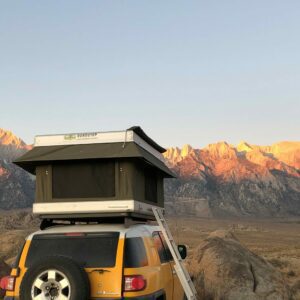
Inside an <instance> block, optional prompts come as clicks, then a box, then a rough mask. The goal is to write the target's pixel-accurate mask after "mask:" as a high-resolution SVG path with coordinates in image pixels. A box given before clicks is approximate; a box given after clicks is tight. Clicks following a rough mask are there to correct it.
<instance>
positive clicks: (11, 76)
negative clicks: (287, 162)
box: [0, 0, 300, 147]
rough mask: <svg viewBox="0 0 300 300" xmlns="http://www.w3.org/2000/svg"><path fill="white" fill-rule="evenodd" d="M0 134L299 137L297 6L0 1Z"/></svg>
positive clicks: (270, 2) (198, 143)
mask: <svg viewBox="0 0 300 300" xmlns="http://www.w3.org/2000/svg"><path fill="white" fill-rule="evenodd" d="M0 101H1V103H0V127H3V128H6V129H10V130H12V131H13V132H14V133H15V134H17V135H18V136H20V137H22V138H23V139H24V140H25V141H26V142H27V143H32V141H33V136H34V135H36V134H43V133H60V132H77V131H98V130H100V131H101V130H116V129H125V128H127V127H129V126H131V125H137V124H138V125H141V126H142V127H143V128H144V130H145V131H146V132H147V133H149V135H151V136H153V138H154V139H156V140H157V141H158V142H160V143H161V144H162V145H164V146H182V145H183V144H186V143H189V144H192V145H193V146H195V147H202V146H205V145H206V144H208V143H213V142H217V141H220V140H226V141H228V142H230V143H237V142H239V141H240V140H246V141H248V142H250V143H257V144H270V143H273V142H277V141H281V140H300V1H299V0H294V1H290V0H286V1H282V0H251V1H250V0H248V1H246V0H244V1H242V0H236V1H233V0H226V1H224V0H219V1H213V0H212V1H203V0H196V1H188V0H187V1H182V0H181V1H176V0H172V1H167V0H151V1H149V0H148V1H146V0H122V1H119V0H106V1H105V0H94V1H87V0H84V1H83V0H82V1H76V0H64V1H61V0H51V1H39V0H36V1H30V0H26V1H14V0H4V1H1V3H0Z"/></svg>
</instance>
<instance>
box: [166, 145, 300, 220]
mask: <svg viewBox="0 0 300 300" xmlns="http://www.w3.org/2000/svg"><path fill="white" fill-rule="evenodd" d="M164 157H165V160H166V163H167V164H168V165H169V167H171V168H172V169H173V170H174V171H175V172H176V173H177V174H178V179H177V180H168V181H167V183H166V198H167V207H168V208H169V209H170V210H171V211H172V213H182V212H185V213H187V209H186V208H187V206H188V203H189V202H190V203H192V204H193V205H191V207H193V208H192V209H190V210H189V214H192V215H198V216H262V217H272V216H291V215H294V216H299V215H300V142H281V143H277V144H274V145H272V146H257V145H251V144H248V143H246V142H241V143H240V144H239V145H238V146H236V147H235V146H233V145H230V144H228V143H226V142H220V143H216V144H210V145H208V146H207V147H205V148H203V149H193V148H192V147H191V146H189V145H185V146H184V147H183V148H182V149H179V148H169V149H168V150H167V152H166V153H165V155H164ZM178 199H180V200H178ZM174 201H175V202H176V204H178V205H176V206H174V205H172V203H173V202H174ZM180 203H183V204H182V205H181V204H180ZM195 204H196V206H197V204H198V208H196V209H195Z"/></svg>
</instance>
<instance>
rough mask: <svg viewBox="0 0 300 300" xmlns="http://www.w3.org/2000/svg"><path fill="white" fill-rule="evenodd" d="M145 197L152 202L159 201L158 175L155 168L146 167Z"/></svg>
mask: <svg viewBox="0 0 300 300" xmlns="http://www.w3.org/2000/svg"><path fill="white" fill-rule="evenodd" d="M145 198H146V200H147V201H150V202H155V203H156V202H157V175H156V171H155V170H154V169H153V168H146V169H145Z"/></svg>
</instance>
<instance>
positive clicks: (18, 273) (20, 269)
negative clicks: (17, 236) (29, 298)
mask: <svg viewBox="0 0 300 300" xmlns="http://www.w3.org/2000/svg"><path fill="white" fill-rule="evenodd" d="M30 243H31V241H30V240H26V242H25V244H24V247H23V250H22V254H21V255H20V261H19V265H18V266H15V267H16V268H13V269H12V271H11V273H10V274H11V276H14V277H16V281H15V289H14V291H13V292H11V291H7V292H6V296H8V297H14V296H15V297H19V293H20V285H21V282H22V280H23V277H24V275H25V273H26V271H27V268H25V261H26V257H27V254H28V250H29V247H30Z"/></svg>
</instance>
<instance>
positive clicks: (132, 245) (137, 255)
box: [124, 237, 148, 268]
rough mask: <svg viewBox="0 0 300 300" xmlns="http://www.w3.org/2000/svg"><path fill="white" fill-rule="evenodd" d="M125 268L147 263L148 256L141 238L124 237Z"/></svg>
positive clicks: (142, 265) (137, 266)
mask: <svg viewBox="0 0 300 300" xmlns="http://www.w3.org/2000/svg"><path fill="white" fill-rule="evenodd" d="M124 265H125V268H139V267H145V266H147V265H148V258H147V254H146V249H145V245H144V241H143V239H142V238H139V237H136V238H126V240H125V262H124Z"/></svg>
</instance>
